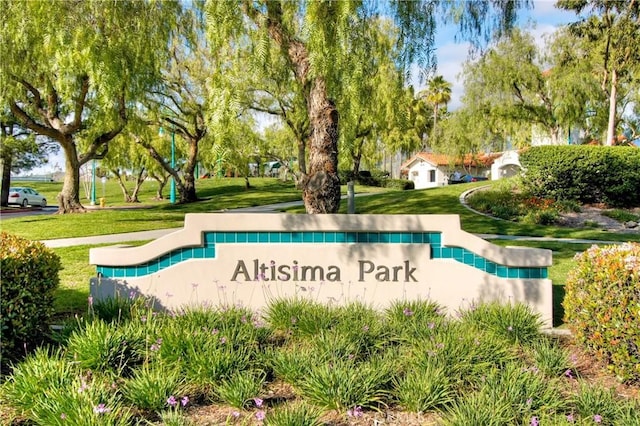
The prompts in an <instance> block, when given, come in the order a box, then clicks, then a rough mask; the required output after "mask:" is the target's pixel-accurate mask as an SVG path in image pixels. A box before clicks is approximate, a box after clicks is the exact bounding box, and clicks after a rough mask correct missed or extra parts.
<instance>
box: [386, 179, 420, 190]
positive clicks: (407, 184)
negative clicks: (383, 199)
mask: <svg viewBox="0 0 640 426" xmlns="http://www.w3.org/2000/svg"><path fill="white" fill-rule="evenodd" d="M382 183H383V186H384V187H385V188H391V189H401V190H403V191H407V190H409V189H415V187H416V186H415V183H414V182H413V181H412V180H408V179H385V180H383V181H382Z"/></svg>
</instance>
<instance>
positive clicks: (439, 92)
mask: <svg viewBox="0 0 640 426" xmlns="http://www.w3.org/2000/svg"><path fill="white" fill-rule="evenodd" d="M419 96H420V97H422V98H423V99H424V100H425V101H427V102H428V103H429V104H431V105H432V106H433V130H435V128H436V124H437V120H438V110H439V108H440V105H445V106H446V105H447V104H448V103H449V101H450V100H451V83H449V82H448V81H447V80H445V79H444V77H443V76H441V75H437V76H435V77H433V78H432V79H430V80H429V83H428V85H427V88H426V89H425V90H423V91H422V92H421V93H420V94H419Z"/></svg>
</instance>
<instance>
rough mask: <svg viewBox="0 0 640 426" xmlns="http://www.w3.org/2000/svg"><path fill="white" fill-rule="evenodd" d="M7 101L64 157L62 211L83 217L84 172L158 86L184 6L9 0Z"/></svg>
mask: <svg viewBox="0 0 640 426" xmlns="http://www.w3.org/2000/svg"><path fill="white" fill-rule="evenodd" d="M3 9H4V10H3V15H4V18H3V25H2V28H1V29H0V38H1V39H2V40H3V42H2V43H1V44H0V57H2V58H3V66H2V68H0V80H1V81H2V84H1V85H0V91H1V92H0V93H1V100H2V103H3V104H6V105H8V106H9V108H10V110H11V112H12V113H13V114H14V115H15V117H16V118H17V119H18V120H19V121H20V122H21V124H22V125H23V126H24V127H26V128H28V129H30V130H31V131H33V132H34V133H36V134H38V135H43V136H47V137H49V138H51V139H52V140H55V141H56V142H57V143H58V144H59V145H60V146H61V147H62V150H63V152H64V155H65V178H64V184H63V187H62V191H61V192H60V194H58V203H59V212H60V213H68V212H76V211H84V207H83V206H82V204H81V203H80V199H79V187H80V167H81V166H82V165H83V164H85V163H87V162H88V161H90V160H92V159H101V158H104V157H105V156H106V155H107V153H108V151H109V142H110V141H111V140H113V138H114V137H116V136H117V135H118V134H119V133H120V132H121V131H122V130H123V129H124V127H125V125H126V123H127V119H128V116H129V114H130V113H131V110H132V109H134V108H136V107H137V105H138V102H139V101H140V100H141V95H142V94H143V93H144V92H145V91H147V90H148V89H149V87H151V86H153V85H155V84H156V83H157V82H158V80H159V78H160V74H159V69H160V66H161V65H162V64H163V62H164V57H165V56H166V54H167V48H166V46H167V42H168V39H169V34H170V33H171V31H172V30H173V28H174V27H175V23H176V19H177V17H178V16H179V11H180V4H179V2H177V1H162V2H150V1H137V0H123V1H117V2H110V3H106V2H89V1H86V2H69V1H64V2H25V1H4V2H3Z"/></svg>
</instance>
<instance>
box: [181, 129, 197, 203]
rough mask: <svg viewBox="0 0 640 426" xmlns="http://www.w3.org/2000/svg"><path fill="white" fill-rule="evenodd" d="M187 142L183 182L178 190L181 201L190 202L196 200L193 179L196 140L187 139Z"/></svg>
mask: <svg viewBox="0 0 640 426" xmlns="http://www.w3.org/2000/svg"><path fill="white" fill-rule="evenodd" d="M188 142H189V153H188V154H187V163H186V164H185V166H184V174H183V179H184V183H183V185H182V188H181V191H180V202H181V203H192V202H194V201H198V197H197V195H196V179H195V169H196V164H197V162H198V140H197V139H192V140H188Z"/></svg>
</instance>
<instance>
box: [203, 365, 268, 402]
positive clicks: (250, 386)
mask: <svg viewBox="0 0 640 426" xmlns="http://www.w3.org/2000/svg"><path fill="white" fill-rule="evenodd" d="M264 381H265V375H264V373H263V372H261V371H260V372H258V371H238V372H237V373H235V374H233V375H232V376H231V377H229V378H228V379H225V380H222V381H221V382H220V383H219V384H217V385H216V386H215V393H216V396H217V397H218V399H219V400H220V401H222V402H224V403H225V404H229V405H231V406H232V407H235V408H240V409H243V408H247V407H248V406H249V402H250V400H251V398H254V397H256V396H257V395H259V394H260V390H261V389H262V386H263V385H264ZM256 401H260V402H258V403H257V405H262V402H261V400H260V399H256V400H254V402H256Z"/></svg>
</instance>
